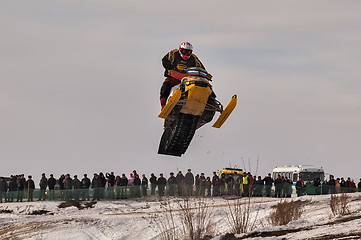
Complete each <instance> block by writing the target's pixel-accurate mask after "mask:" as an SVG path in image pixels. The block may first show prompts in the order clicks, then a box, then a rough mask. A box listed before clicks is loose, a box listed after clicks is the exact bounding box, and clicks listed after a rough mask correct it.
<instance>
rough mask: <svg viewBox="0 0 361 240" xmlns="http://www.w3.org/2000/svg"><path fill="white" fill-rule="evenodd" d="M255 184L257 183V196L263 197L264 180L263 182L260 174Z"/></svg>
mask: <svg viewBox="0 0 361 240" xmlns="http://www.w3.org/2000/svg"><path fill="white" fill-rule="evenodd" d="M255 184H256V185H255V187H256V188H255V189H256V192H255V196H256V197H262V194H263V186H264V182H263V179H262V178H261V176H258V178H257V181H256V183H255Z"/></svg>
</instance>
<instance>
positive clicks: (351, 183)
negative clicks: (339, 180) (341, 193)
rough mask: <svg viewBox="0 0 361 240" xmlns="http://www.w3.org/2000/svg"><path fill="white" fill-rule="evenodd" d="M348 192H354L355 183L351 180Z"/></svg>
mask: <svg viewBox="0 0 361 240" xmlns="http://www.w3.org/2000/svg"><path fill="white" fill-rule="evenodd" d="M350 192H356V183H355V181H354V180H353V179H351V182H350Z"/></svg>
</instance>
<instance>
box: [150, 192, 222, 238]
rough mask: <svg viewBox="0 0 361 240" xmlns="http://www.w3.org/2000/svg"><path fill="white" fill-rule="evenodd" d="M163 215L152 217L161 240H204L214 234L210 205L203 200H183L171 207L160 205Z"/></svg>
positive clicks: (207, 201) (167, 203)
mask: <svg viewBox="0 0 361 240" xmlns="http://www.w3.org/2000/svg"><path fill="white" fill-rule="evenodd" d="M161 208H162V209H163V213H159V214H156V215H153V216H152V218H151V220H152V223H155V224H154V226H155V230H156V231H157V232H158V233H159V236H158V238H159V239H162V240H175V239H182V238H187V239H197V240H199V239H204V238H207V237H208V236H214V234H215V233H216V230H215V227H214V226H215V225H214V222H213V217H214V215H213V206H212V203H211V202H210V201H209V200H207V199H205V198H183V199H181V200H178V201H176V204H175V206H172V204H171V203H170V201H169V200H168V201H167V202H166V203H161Z"/></svg>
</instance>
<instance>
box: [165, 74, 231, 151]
mask: <svg viewBox="0 0 361 240" xmlns="http://www.w3.org/2000/svg"><path fill="white" fill-rule="evenodd" d="M211 79H212V75H210V74H209V73H208V72H207V71H206V70H204V69H202V68H199V67H192V68H188V69H187V77H184V78H183V79H182V81H181V83H180V84H179V85H177V86H175V87H174V88H175V91H174V93H173V94H172V95H171V97H170V98H168V101H167V104H166V105H165V106H164V108H163V109H162V111H161V112H160V114H159V115H158V117H160V118H163V119H165V121H164V132H163V135H162V137H161V140H160V144H159V149H158V154H164V155H171V156H177V157H180V156H181V155H182V154H184V153H185V152H186V150H187V148H188V146H189V144H190V142H191V141H192V138H193V136H194V133H195V131H196V130H197V129H198V128H200V127H202V126H203V125H204V124H206V123H208V122H210V121H212V119H213V117H214V115H215V113H216V112H220V113H221V114H220V116H219V117H218V119H217V121H216V122H215V123H214V124H213V126H212V127H215V128H220V127H221V126H222V125H223V123H224V122H225V121H226V120H227V118H228V117H229V115H230V114H231V113H232V111H233V109H234V108H235V107H236V104H237V96H236V95H234V96H233V97H232V99H231V101H230V102H229V103H228V105H227V107H226V108H225V109H223V105H222V104H221V103H220V102H219V101H218V100H216V95H215V93H214V92H213V89H212V85H211V84H210V81H211Z"/></svg>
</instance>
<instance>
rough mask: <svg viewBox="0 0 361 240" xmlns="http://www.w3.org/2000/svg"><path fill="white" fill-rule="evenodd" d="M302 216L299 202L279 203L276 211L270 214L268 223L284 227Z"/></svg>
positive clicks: (285, 201)
mask: <svg viewBox="0 0 361 240" xmlns="http://www.w3.org/2000/svg"><path fill="white" fill-rule="evenodd" d="M301 215H302V202H301V201H290V202H287V200H284V201H282V200H281V201H280V202H279V203H278V204H277V205H276V209H275V210H274V211H272V212H271V214H270V216H269V217H268V221H269V223H270V224H271V225H272V226H281V225H286V224H288V223H289V222H291V221H294V220H298V219H299V218H300V217H301Z"/></svg>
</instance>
